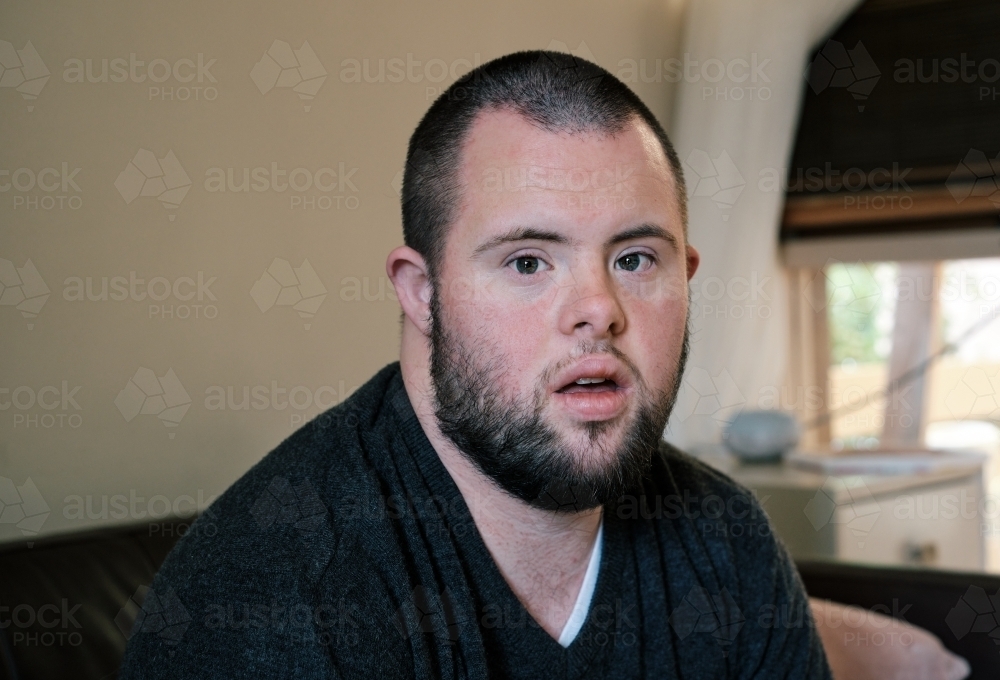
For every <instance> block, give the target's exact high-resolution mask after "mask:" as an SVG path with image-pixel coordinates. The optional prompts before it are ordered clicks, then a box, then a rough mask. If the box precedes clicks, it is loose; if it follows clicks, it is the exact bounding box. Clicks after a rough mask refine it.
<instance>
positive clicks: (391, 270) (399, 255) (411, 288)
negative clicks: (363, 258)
mask: <svg viewBox="0 0 1000 680" xmlns="http://www.w3.org/2000/svg"><path fill="white" fill-rule="evenodd" d="M385 272H386V274H387V275H388V276H389V280H390V281H392V286H393V288H395V289H396V297H398V298H399V304H400V306H401V307H402V308H403V314H404V315H405V316H406V318H407V319H408V320H409V321H410V323H412V324H413V325H414V326H416V327H417V328H418V329H419V330H420V332H421V333H423V334H424V335H428V334H429V333H430V323H431V318H430V317H431V314H430V310H431V307H430V300H431V293H432V291H431V281H430V277H429V276H428V273H427V263H426V262H425V261H424V258H423V256H422V255H421V254H420V253H418V252H417V251H416V250H414V249H413V248H410V247H409V246H400V247H398V248H396V249H395V250H393V251H392V252H391V253H389V257H388V258H387V259H386V261H385Z"/></svg>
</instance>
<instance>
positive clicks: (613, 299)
mask: <svg viewBox="0 0 1000 680" xmlns="http://www.w3.org/2000/svg"><path fill="white" fill-rule="evenodd" d="M559 304H560V305H561V309H560V311H559V330H560V332H562V333H564V334H566V335H577V336H581V337H582V338H586V339H591V340H604V339H608V338H611V337H614V336H616V335H619V334H621V333H622V332H623V331H624V330H625V310H624V309H622V306H621V304H620V302H619V300H618V295H617V290H616V288H615V283H614V281H613V280H612V279H611V277H610V276H609V275H608V273H607V272H606V271H604V269H603V268H597V267H594V268H592V269H587V270H585V271H583V270H581V271H575V272H573V281H572V282H570V284H569V285H567V286H566V288H565V289H564V291H563V294H562V299H561V300H560V301H559Z"/></svg>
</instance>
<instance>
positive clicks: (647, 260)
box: [615, 253, 653, 272]
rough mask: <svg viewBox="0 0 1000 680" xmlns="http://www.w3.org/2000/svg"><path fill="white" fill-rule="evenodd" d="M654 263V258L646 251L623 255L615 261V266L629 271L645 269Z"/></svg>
mask: <svg viewBox="0 0 1000 680" xmlns="http://www.w3.org/2000/svg"><path fill="white" fill-rule="evenodd" d="M652 264H653V262H652V258H651V257H650V256H649V255H646V254H645V253H629V254H627V255H622V256H621V257H619V258H618V260H616V261H615V266H616V267H617V268H618V269H624V270H625V271H627V272H637V271H640V270H645V269H648V268H649V267H651V266H652Z"/></svg>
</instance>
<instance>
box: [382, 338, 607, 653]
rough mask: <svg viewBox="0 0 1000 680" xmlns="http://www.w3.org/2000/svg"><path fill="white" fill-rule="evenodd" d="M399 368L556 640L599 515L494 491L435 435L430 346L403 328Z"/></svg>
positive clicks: (459, 482)
mask: <svg viewBox="0 0 1000 680" xmlns="http://www.w3.org/2000/svg"><path fill="white" fill-rule="evenodd" d="M400 365H401V367H402V372H403V383H404V385H405V386H406V393H407V396H408V397H409V399H410V403H411V404H412V405H413V410H414V412H415V413H416V415H417V419H418V420H419V421H420V425H421V427H422V428H423V430H424V433H425V434H426V435H427V439H428V440H429V441H430V443H431V446H433V447H434V450H435V451H436V452H437V454H438V456H439V457H440V459H441V463H442V464H443V465H444V467H445V469H447V470H448V473H449V474H450V475H451V477H452V479H453V480H454V481H455V485H456V486H458V489H459V491H460V492H461V493H462V496H463V498H464V499H465V502H466V504H467V505H468V507H469V512H470V513H471V515H472V519H473V521H474V522H475V523H476V528H477V529H478V530H479V533H480V535H481V536H482V537H483V542H484V543H485V544H486V547H487V548H488V549H489V551H490V554H491V555H492V557H493V561H494V562H496V564H497V566H498V567H499V569H500V573H501V574H503V577H504V579H505V580H506V581H507V584H508V585H509V586H510V588H511V590H513V591H514V594H515V595H517V597H518V599H519V600H520V601H521V604H523V605H524V607H525V608H526V609H527V610H528V612H529V613H530V614H531V615H532V617H533V618H534V619H535V620H536V621H537V622H538V623H539V625H541V627H542V628H543V629H545V631H546V632H547V633H548V634H549V635H551V636H552V637H553V638H556V639H558V638H559V635H560V633H561V632H562V629H563V626H565V624H566V620H567V619H568V618H569V615H570V613H571V612H572V611H573V605H574V604H575V602H576V598H577V595H578V594H579V592H580V587H581V585H582V584H583V577H584V574H585V573H586V570H587V565H588V563H589V558H590V552H591V550H592V548H593V546H594V540H595V538H596V536H597V529H598V527H599V525H600V522H601V508H594V509H591V510H585V511H583V512H578V513H555V512H549V511H546V510H542V509H539V508H536V507H533V506H531V505H528V504H527V503H525V502H524V501H522V500H520V499H518V498H515V497H514V496H512V495H510V494H508V493H507V492H505V491H504V490H502V489H501V488H500V487H499V486H497V485H496V484H495V483H494V482H493V481H492V480H491V479H489V478H488V477H487V476H486V475H484V474H483V473H482V472H480V471H479V469H478V468H477V467H476V466H475V465H474V464H473V463H472V462H471V461H469V459H468V458H467V457H466V456H465V454H463V453H462V452H461V451H459V450H458V448H457V447H456V446H455V445H454V444H453V443H452V441H451V440H450V439H448V438H447V437H446V436H445V435H443V434H442V433H441V430H440V428H439V426H438V421H437V417H436V416H435V414H434V389H433V384H432V382H431V377H430V345H429V340H428V339H427V338H426V337H425V336H423V335H422V334H421V333H420V332H419V330H418V329H417V328H416V327H415V326H413V325H412V324H410V323H409V321H408V320H405V321H404V322H403V338H402V347H401V351H400Z"/></svg>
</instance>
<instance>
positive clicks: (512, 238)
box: [473, 224, 678, 256]
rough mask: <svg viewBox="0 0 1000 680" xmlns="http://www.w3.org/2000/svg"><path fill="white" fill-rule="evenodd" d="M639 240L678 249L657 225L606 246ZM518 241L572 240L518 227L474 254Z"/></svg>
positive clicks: (673, 239) (628, 233) (629, 232)
mask: <svg viewBox="0 0 1000 680" xmlns="http://www.w3.org/2000/svg"><path fill="white" fill-rule="evenodd" d="M637 238H660V239H663V240H664V241H667V242H668V243H670V244H671V245H673V246H674V247H675V248H676V247H678V243H677V238H676V237H674V235H673V234H671V233H670V232H669V231H667V230H666V229H664V228H663V227H658V226H656V225H655V224H640V225H639V226H636V227H632V228H631V229H626V230H625V231H622V232H619V233H617V234H615V235H614V236H612V237H611V238H610V239H608V241H607V243H606V244H605V245H606V246H609V247H610V246H614V245H617V244H619V243H624V242H625V241H632V240H635V239H637ZM518 241H548V242H549V243H569V242H570V239H568V238H567V237H565V236H563V235H562V234H559V233H557V232H554V231H544V230H541V229H534V228H531V227H518V228H516V229H512V230H510V231H509V232H507V233H506V234H501V235H500V236H496V237H494V238H491V239H490V240H489V241H487V242H486V243H483V244H482V245H480V246H479V247H477V248H476V249H475V251H473V254H474V255H477V256H478V255H482V254H483V253H485V252H486V251H488V250H492V249H493V248H496V247H497V246H502V245H503V244H505V243H515V242H518Z"/></svg>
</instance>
